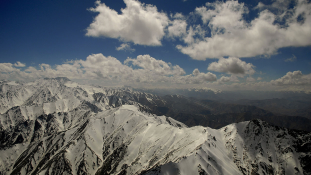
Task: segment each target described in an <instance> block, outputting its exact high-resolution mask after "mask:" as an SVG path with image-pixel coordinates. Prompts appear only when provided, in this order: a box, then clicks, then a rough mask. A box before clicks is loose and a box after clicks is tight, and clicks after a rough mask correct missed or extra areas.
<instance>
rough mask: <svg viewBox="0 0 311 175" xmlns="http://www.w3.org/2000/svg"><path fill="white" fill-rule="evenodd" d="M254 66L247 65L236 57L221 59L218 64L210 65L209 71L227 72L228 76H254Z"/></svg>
mask: <svg viewBox="0 0 311 175" xmlns="http://www.w3.org/2000/svg"><path fill="white" fill-rule="evenodd" d="M253 68H254V65H253V64H251V63H246V62H245V61H242V60H240V59H239V58H236V57H229V58H220V59H219V60H218V62H212V63H210V64H209V65H208V68H207V70H210V71H216V72H225V73H228V74H235V75H245V74H250V75H251V74H254V73H255V70H254V69H253Z"/></svg>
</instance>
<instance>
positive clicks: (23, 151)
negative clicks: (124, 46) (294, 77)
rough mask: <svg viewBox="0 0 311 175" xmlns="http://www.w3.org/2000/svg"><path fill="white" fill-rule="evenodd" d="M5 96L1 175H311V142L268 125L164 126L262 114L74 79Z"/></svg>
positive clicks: (10, 86)
mask: <svg viewBox="0 0 311 175" xmlns="http://www.w3.org/2000/svg"><path fill="white" fill-rule="evenodd" d="M0 88H1V89H0V90H1V91H0V97H1V98H0V103H1V106H0V109H1V114H0V174H22V175H24V174H45V175H48V174H119V175H121V174H311V169H310V167H311V165H310V162H311V133H308V132H304V131H298V130H290V129H285V128H281V127H276V126H272V125H270V124H268V123H266V122H264V121H261V120H251V121H246V122H241V123H233V124H230V125H227V126H224V127H222V128H220V129H218V130H216V129H212V128H209V127H203V126H195V127H191V128H189V127H188V126H186V125H185V124H183V123H181V122H179V121H176V120H174V119H173V118H171V117H166V116H163V115H162V116H161V113H165V114H168V116H170V115H171V116H173V117H174V118H177V117H180V116H183V115H184V116H186V115H187V114H190V113H192V112H193V113H194V114H193V115H194V116H196V115H197V116H201V118H202V117H204V116H212V115H214V116H218V117H220V116H222V115H223V117H224V118H225V119H228V118H230V117H227V118H226V116H227V115H229V114H232V116H231V117H232V118H235V117H237V116H236V115H238V114H239V115H249V116H253V117H256V116H265V115H267V114H269V112H267V111H265V110H262V109H259V108H256V107H254V106H253V107H252V106H251V107H250V106H245V105H227V104H222V103H216V102H214V101H202V100H196V99H193V98H191V99H189V98H185V97H183V96H164V97H160V96H156V95H153V94H149V93H145V92H141V91H134V90H132V89H131V88H104V87H97V86H96V87H95V86H88V85H79V84H77V83H74V82H72V81H70V80H69V79H67V78H49V79H40V80H37V81H35V82H31V83H24V84H21V83H17V82H6V81H2V82H0ZM153 113H155V114H158V115H155V114H153ZM175 114H176V115H175ZM229 116H230V115H229ZM188 118H189V119H191V118H192V120H195V119H196V118H195V117H193V116H191V115H189V116H188ZM250 118H252V117H250ZM245 119H247V117H245ZM204 120H206V121H209V120H210V119H208V118H207V119H202V120H201V121H204ZM232 120H235V119H232ZM221 121H222V122H223V123H221V124H219V126H220V125H223V124H224V123H225V122H224V121H223V120H222V119H221ZM195 122H196V121H195ZM213 122H214V121H212V122H210V123H211V124H214V125H216V123H217V122H216V123H213Z"/></svg>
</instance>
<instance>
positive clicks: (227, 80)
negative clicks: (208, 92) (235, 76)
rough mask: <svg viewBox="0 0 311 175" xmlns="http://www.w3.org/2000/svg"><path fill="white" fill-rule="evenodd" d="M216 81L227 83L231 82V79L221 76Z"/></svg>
mask: <svg viewBox="0 0 311 175" xmlns="http://www.w3.org/2000/svg"><path fill="white" fill-rule="evenodd" d="M218 81H219V82H229V81H231V77H226V76H222V77H221V78H220V79H219V80H218Z"/></svg>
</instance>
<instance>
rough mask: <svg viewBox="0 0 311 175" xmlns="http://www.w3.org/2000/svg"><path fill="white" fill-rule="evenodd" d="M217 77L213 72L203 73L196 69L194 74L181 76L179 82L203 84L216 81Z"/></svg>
mask: <svg viewBox="0 0 311 175" xmlns="http://www.w3.org/2000/svg"><path fill="white" fill-rule="evenodd" d="M216 80H217V77H216V75H215V74H213V73H211V72H207V73H202V72H200V71H199V70H198V69H194V70H193V72H192V74H190V75H186V76H182V77H179V79H178V82H179V83H187V84H202V83H206V82H212V81H216Z"/></svg>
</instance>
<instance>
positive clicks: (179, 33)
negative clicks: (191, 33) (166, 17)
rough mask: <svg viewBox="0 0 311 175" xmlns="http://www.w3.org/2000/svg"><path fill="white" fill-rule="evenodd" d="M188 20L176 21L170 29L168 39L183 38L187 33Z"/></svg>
mask: <svg viewBox="0 0 311 175" xmlns="http://www.w3.org/2000/svg"><path fill="white" fill-rule="evenodd" d="M186 29H187V22H186V20H182V19H176V20H174V21H173V22H172V24H171V25H170V26H169V27H168V37H172V38H173V37H183V36H184V35H185V34H186V33H187V32H186Z"/></svg>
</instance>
